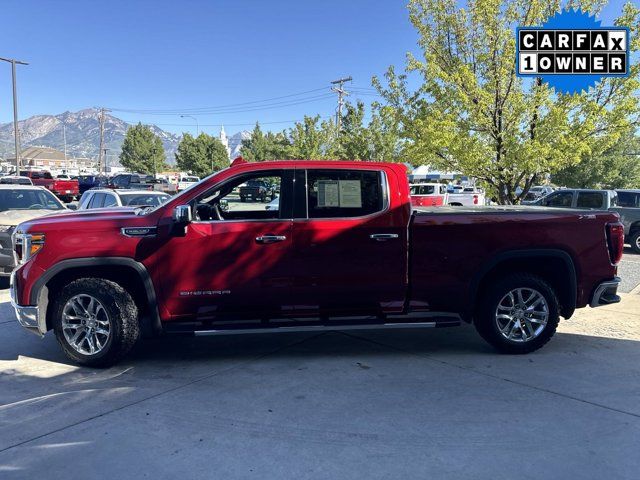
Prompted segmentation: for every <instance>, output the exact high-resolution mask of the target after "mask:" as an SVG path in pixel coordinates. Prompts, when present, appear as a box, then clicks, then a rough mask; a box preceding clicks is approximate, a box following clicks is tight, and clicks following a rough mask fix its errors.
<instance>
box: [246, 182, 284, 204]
mask: <svg viewBox="0 0 640 480" xmlns="http://www.w3.org/2000/svg"><path fill="white" fill-rule="evenodd" d="M238 194H239V195H240V201H241V202H246V201H247V200H253V201H260V202H265V203H266V202H269V201H271V200H273V199H275V198H276V189H275V186H274V185H272V184H270V183H269V182H267V181H266V180H249V181H248V182H247V183H246V184H245V185H244V186H241V187H240V188H239V189H238Z"/></svg>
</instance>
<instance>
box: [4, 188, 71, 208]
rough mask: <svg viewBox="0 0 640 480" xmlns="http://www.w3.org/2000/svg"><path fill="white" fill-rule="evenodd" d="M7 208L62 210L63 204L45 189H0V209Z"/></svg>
mask: <svg viewBox="0 0 640 480" xmlns="http://www.w3.org/2000/svg"><path fill="white" fill-rule="evenodd" d="M7 210H64V206H62V204H61V203H60V202H59V201H58V199H57V198H56V197H54V196H53V195H52V194H51V193H49V192H47V191H45V190H40V189H37V190H36V189H33V190H29V189H27V188H25V189H15V190H13V189H2V190H0V211H1V212H6V211H7Z"/></svg>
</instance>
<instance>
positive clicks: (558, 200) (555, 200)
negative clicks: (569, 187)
mask: <svg viewBox="0 0 640 480" xmlns="http://www.w3.org/2000/svg"><path fill="white" fill-rule="evenodd" d="M572 201H573V192H557V193H553V194H551V195H549V197H548V198H547V199H546V200H545V202H544V204H545V205H546V206H548V207H571V202H572Z"/></svg>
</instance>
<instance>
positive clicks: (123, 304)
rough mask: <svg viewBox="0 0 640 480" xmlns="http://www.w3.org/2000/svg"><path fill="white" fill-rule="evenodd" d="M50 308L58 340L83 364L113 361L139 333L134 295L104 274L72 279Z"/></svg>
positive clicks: (128, 347) (66, 352)
mask: <svg viewBox="0 0 640 480" xmlns="http://www.w3.org/2000/svg"><path fill="white" fill-rule="evenodd" d="M51 312H52V315H53V317H52V324H53V330H54V332H55V335H56V338H57V340H58V343H60V346H61V347H62V350H63V351H64V353H65V354H66V355H67V357H69V358H70V359H71V360H73V361H74V362H76V363H79V364H80V365H86V366H90V367H109V366H111V365H114V364H115V363H117V362H118V361H119V360H120V359H121V358H122V357H124V356H125V355H126V354H127V353H128V352H129V351H130V350H131V348H132V347H133V346H134V344H135V343H136V341H137V340H138V338H139V337H140V326H139V323H138V309H137V307H136V304H135V302H134V301H133V298H131V295H129V293H128V292H127V291H126V290H125V289H124V288H122V287H121V286H120V285H118V284H117V283H115V282H112V281H110V280H105V279H103V278H79V279H77V280H74V281H72V282H70V283H69V284H67V285H66V286H65V287H64V288H63V289H62V290H61V291H60V293H59V294H58V295H56V300H55V302H54V304H53V305H52V310H51Z"/></svg>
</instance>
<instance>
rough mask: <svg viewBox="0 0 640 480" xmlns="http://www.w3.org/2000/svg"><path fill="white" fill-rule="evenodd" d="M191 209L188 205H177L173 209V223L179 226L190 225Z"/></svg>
mask: <svg viewBox="0 0 640 480" xmlns="http://www.w3.org/2000/svg"><path fill="white" fill-rule="evenodd" d="M191 220H192V217H191V207H190V206H189V205H178V206H177V207H176V208H174V209H173V221H174V222H175V223H178V224H180V225H186V224H187V223H191Z"/></svg>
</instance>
